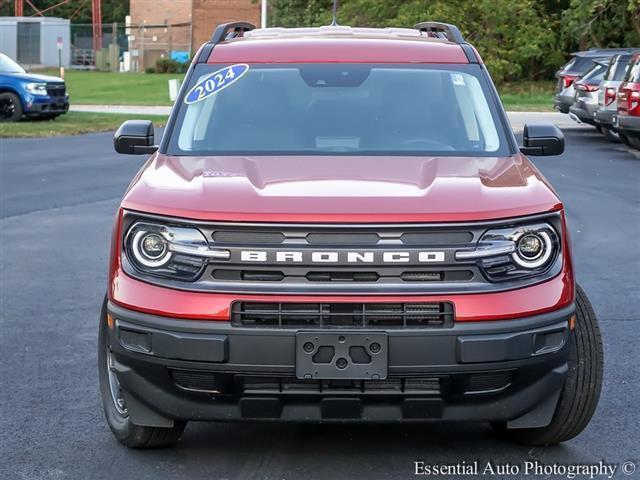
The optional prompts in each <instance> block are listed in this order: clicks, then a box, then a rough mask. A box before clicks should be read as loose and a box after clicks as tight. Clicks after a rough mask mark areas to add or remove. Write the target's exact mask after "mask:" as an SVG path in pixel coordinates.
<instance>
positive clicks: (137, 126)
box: [113, 120, 158, 155]
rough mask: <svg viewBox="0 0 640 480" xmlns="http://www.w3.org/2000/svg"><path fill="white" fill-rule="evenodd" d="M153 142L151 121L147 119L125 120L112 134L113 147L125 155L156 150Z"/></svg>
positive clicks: (156, 147)
mask: <svg viewBox="0 0 640 480" xmlns="http://www.w3.org/2000/svg"><path fill="white" fill-rule="evenodd" d="M153 143H154V142H153V123H152V122H150V121H149V120H127V121H126V122H124V123H123V124H122V125H120V128H119V129H118V130H117V131H116V133H115V135H114V136H113V148H115V150H116V152H118V153H124V154H125V155H143V154H145V153H146V154H150V153H153V152H155V151H156V150H158V146H157V145H154V144H153Z"/></svg>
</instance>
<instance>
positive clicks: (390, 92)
mask: <svg viewBox="0 0 640 480" xmlns="http://www.w3.org/2000/svg"><path fill="white" fill-rule="evenodd" d="M238 68H240V70H238ZM214 72H216V75H214V76H213V77H216V76H217V77H219V79H220V81H222V78H223V76H222V75H220V73H222V74H224V78H232V79H233V81H232V82H228V83H229V84H228V85H225V87H224V88H221V89H217V87H216V88H213V87H211V85H212V84H211V82H210V79H212V78H213V77H212V76H211V74H212V73H214ZM234 72H241V73H242V76H241V78H240V76H239V75H238V76H237V78H234V75H235V74H234ZM208 79H209V80H208ZM207 82H209V83H207ZM204 87H207V88H209V87H211V88H209V90H208V91H209V92H212V93H206V91H205V90H206V89H205V88H204ZM187 92H189V94H187V96H186V97H185V101H182V102H181V104H180V105H179V106H178V108H179V109H180V110H179V112H178V116H177V118H176V123H175V126H174V129H173V132H172V134H171V139H170V141H169V147H168V152H167V153H169V154H173V155H213V154H217V155H221V154H230V155H241V154H257V155H260V154H262V155H273V154H278V155H286V154H292V155H293V154H303V155H310V154H311V155H313V154H315V155H327V154H331V155H334V154H338V155H339V154H343V155H360V154H368V155H376V154H377V155H392V154H398V155H411V154H419V155H422V154H441V155H448V156H460V155H462V156H464V155H476V156H477V155H484V156H504V155H509V152H508V148H507V142H506V139H505V134H504V130H503V129H501V128H497V127H496V125H501V123H500V121H499V120H497V119H498V116H497V112H496V110H495V104H494V102H487V97H489V96H490V93H489V90H488V86H487V85H486V81H485V80H484V78H483V76H482V73H481V70H480V67H479V66H478V65H447V66H442V65H428V66H423V65H420V66H414V65H409V66H407V65H400V66H399V65H388V64H386V65H368V64H295V65H292V64H287V65H278V64H254V65H249V66H244V65H235V66H232V67H228V68H225V66H222V65H198V66H197V67H196V70H195V72H194V75H193V78H192V81H191V84H190V85H188V86H187ZM186 102H190V103H189V104H187V103H186Z"/></svg>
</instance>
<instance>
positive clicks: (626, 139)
mask: <svg viewBox="0 0 640 480" xmlns="http://www.w3.org/2000/svg"><path fill="white" fill-rule="evenodd" d="M618 138H620V141H621V142H622V143H624V144H625V145H626V146H627V147H630V146H631V143H630V141H629V137H627V136H626V135H625V134H624V133H618Z"/></svg>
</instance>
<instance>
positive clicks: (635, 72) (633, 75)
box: [629, 57, 640, 82]
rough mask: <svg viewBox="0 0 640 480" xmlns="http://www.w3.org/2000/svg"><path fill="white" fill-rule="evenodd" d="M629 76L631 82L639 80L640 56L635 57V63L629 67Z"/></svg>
mask: <svg viewBox="0 0 640 480" xmlns="http://www.w3.org/2000/svg"><path fill="white" fill-rule="evenodd" d="M629 77H630V79H631V81H632V82H640V57H637V58H636V61H635V63H634V64H633V66H632V67H631V71H630V75H629Z"/></svg>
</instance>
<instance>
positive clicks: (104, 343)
mask: <svg viewBox="0 0 640 480" xmlns="http://www.w3.org/2000/svg"><path fill="white" fill-rule="evenodd" d="M108 328H109V327H108V325H107V300H106V298H105V300H104V302H103V304H102V312H101V314H100V332H99V335H98V348H99V350H98V375H99V380H100V395H101V396H102V406H103V408H104V415H105V417H106V419H107V423H108V424H109V428H110V429H111V431H112V432H113V435H114V436H115V437H116V439H117V440H118V441H119V442H120V443H121V444H123V445H126V446H127V447H129V448H158V447H165V446H169V445H173V444H175V443H176V442H177V441H178V440H179V439H180V436H181V435H182V432H183V431H184V428H185V426H186V422H177V421H176V422H174V426H173V427H171V428H161V427H145V426H141V425H135V424H134V423H133V422H131V419H130V418H129V414H128V413H127V408H126V404H125V402H124V399H123V398H122V395H121V394H120V384H119V382H118V380H117V377H115V374H114V373H113V372H112V371H111V369H110V364H111V362H112V357H111V346H110V345H109V332H108Z"/></svg>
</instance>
